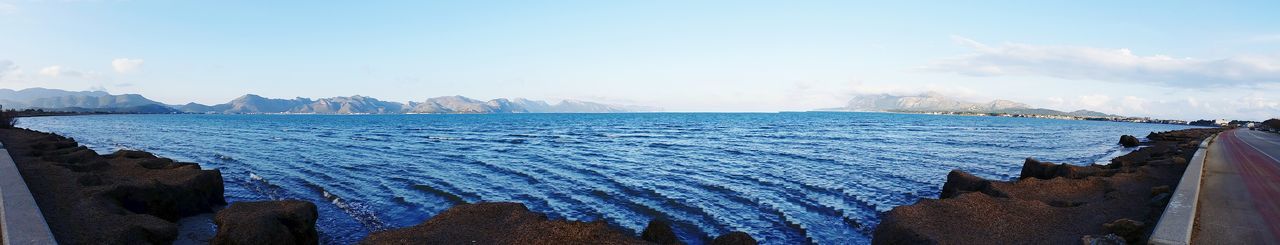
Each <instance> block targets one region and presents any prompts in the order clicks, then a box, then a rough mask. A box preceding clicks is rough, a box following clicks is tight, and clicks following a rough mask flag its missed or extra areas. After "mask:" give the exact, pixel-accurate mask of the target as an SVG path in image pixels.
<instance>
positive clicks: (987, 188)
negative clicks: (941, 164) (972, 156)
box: [938, 170, 1009, 199]
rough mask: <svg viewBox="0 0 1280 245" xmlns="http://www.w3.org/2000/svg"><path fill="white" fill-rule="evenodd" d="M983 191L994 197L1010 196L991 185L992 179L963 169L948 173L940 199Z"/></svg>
mask: <svg viewBox="0 0 1280 245" xmlns="http://www.w3.org/2000/svg"><path fill="white" fill-rule="evenodd" d="M975 191H976V192H981V193H983V194H987V195H988V196H992V197H1009V195H1008V194H1006V193H1004V192H1003V191H1000V190H997V189H995V187H993V186H992V185H991V181H990V180H986V179H983V178H981V177H978V176H974V175H973V174H969V173H966V172H964V171H961V170H951V172H950V173H947V182H946V183H944V184H942V194H941V195H940V196H939V197H938V198H939V199H947V198H952V197H956V196H960V194H964V193H966V192H975Z"/></svg>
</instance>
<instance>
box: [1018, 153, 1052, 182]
mask: <svg viewBox="0 0 1280 245" xmlns="http://www.w3.org/2000/svg"><path fill="white" fill-rule="evenodd" d="M1057 173H1058V165H1057V164H1053V163H1048V162H1040V161H1039V160H1036V159H1035V158H1030V157H1028V158H1027V160H1026V161H1024V162H1022V172H1021V173H1019V174H1018V179H1026V178H1037V179H1052V178H1053V177H1057Z"/></svg>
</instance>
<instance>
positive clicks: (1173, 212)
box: [1147, 134, 1218, 245]
mask: <svg viewBox="0 0 1280 245" xmlns="http://www.w3.org/2000/svg"><path fill="white" fill-rule="evenodd" d="M1216 139H1218V134H1213V136H1210V137H1209V138H1206V139H1205V140H1204V141H1202V142H1200V148H1199V149H1197V150H1196V154H1195V156H1193V157H1191V161H1189V165H1187V170H1186V171H1185V172H1183V173H1182V180H1180V181H1178V189H1177V190H1175V191H1174V192H1173V197H1171V198H1170V199H1169V206H1167V207H1165V209H1164V214H1161V215H1160V220H1159V221H1157V222H1156V228H1155V230H1154V231H1152V232H1151V239H1150V240H1148V241H1147V242H1148V243H1150V244H1159V245H1173V244H1191V233H1192V230H1193V229H1194V228H1195V224H1196V222H1195V221H1196V203H1197V202H1198V201H1199V199H1200V178H1201V177H1203V176H1204V161H1205V160H1204V158H1205V154H1206V152H1208V150H1209V144H1210V143H1211V142H1213V141H1214V140H1216Z"/></svg>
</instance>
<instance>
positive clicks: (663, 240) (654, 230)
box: [640, 219, 680, 244]
mask: <svg viewBox="0 0 1280 245" xmlns="http://www.w3.org/2000/svg"><path fill="white" fill-rule="evenodd" d="M640 239H643V240H645V241H649V242H653V243H657V244H677V243H680V239H679V238H677V237H676V232H675V231H673V230H671V225H670V224H667V222H665V221H661V220H656V219H655V220H651V221H649V225H646V226H645V227H644V231H642V232H640Z"/></svg>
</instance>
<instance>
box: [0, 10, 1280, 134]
mask: <svg viewBox="0 0 1280 245" xmlns="http://www.w3.org/2000/svg"><path fill="white" fill-rule="evenodd" d="M1277 10H1280V1H1259V2H1228V1H1186V2H1179V1H1019V2H1009V1H936V2H917V1H875V2H860V1H431V2H428V1H403V2H401V1H321V2H316V3H312V2H308V3H302V2H295V1H147V0H125V1H120V0H116V1H110V0H103V1H91V0H81V1H73V0H63V1H39V0H0V88H10V89H22V88H30V87H45V88H58V89H67V90H103V91H108V92H111V93H116V94H119V93H138V94H143V95H145V96H147V97H148V98H151V99H153V100H157V101H160V102H164V103H169V104H184V103H187V102H197V103H205V104H217V103H225V102H227V101H229V100H231V99H234V98H236V97H239V96H240V95H243V94H247V93H252V94H258V95H262V96H266V97H277V98H294V97H308V98H324V97H333V96H350V95H357V94H358V95H365V96H373V97H376V98H379V99H383V100H390V101H400V102H406V101H422V100H425V99H426V98H430V97H437V96H448V95H464V96H468V97H472V98H477V99H492V98H500V97H502V98H514V97H523V98H532V99H546V100H559V99H580V100H589V101H598V102H605V103H616V104H633V105H645V106H657V107H661V108H664V109H665V110H667V111H696V112H704V111H706V112H709V111H716V112H756V111H766V112H767V111H795V110H810V109H817V108H830V107H839V106H842V105H844V104H845V103H846V102H847V101H848V100H849V99H851V98H853V97H854V96H857V95H860V94H877V93H889V94H895V95H912V94H920V93H923V92H927V91H936V92H940V93H943V94H946V95H949V96H953V97H957V98H961V99H965V100H971V101H987V100H992V99H1006V100H1014V101H1018V102H1023V103H1027V104H1030V105H1033V106H1036V107H1044V108H1051V109H1058V110H1067V111H1070V110H1077V109H1089V110H1096V111H1102V112H1107V113H1113V114H1121V115H1128V116H1148V117H1157V118H1172V119H1200V118H1231V119H1248V120H1261V119H1266V118H1272V117H1278V116H1280V14H1276V13H1275V12H1276V11H1277Z"/></svg>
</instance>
